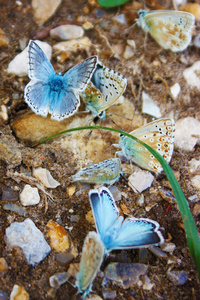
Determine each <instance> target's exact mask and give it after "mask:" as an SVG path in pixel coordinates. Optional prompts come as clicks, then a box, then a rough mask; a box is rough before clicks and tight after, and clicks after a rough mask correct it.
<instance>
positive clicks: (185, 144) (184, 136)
mask: <svg viewBox="0 0 200 300" xmlns="http://www.w3.org/2000/svg"><path fill="white" fill-rule="evenodd" d="M199 67H200V65H199ZM199 84H200V82H199ZM194 128H195V129H194ZM194 130H195V132H194ZM199 136H200V122H199V121H198V120H197V119H195V118H193V117H186V118H183V119H179V120H178V121H177V122H176V130H175V139H174V146H175V147H176V148H177V149H181V150H184V151H187V152H189V151H192V150H193V149H194V147H195V145H196V143H197V142H198V139H199Z"/></svg>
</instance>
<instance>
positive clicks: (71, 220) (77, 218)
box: [70, 215, 80, 223]
mask: <svg viewBox="0 0 200 300" xmlns="http://www.w3.org/2000/svg"><path fill="white" fill-rule="evenodd" d="M79 220H80V218H79V216H77V215H73V216H71V217H70V222H76V223H77V222H78V221H79Z"/></svg>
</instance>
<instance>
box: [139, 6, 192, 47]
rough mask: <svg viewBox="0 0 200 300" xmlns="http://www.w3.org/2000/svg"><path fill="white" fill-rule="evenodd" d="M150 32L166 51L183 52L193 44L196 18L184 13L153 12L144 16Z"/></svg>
mask: <svg viewBox="0 0 200 300" xmlns="http://www.w3.org/2000/svg"><path fill="white" fill-rule="evenodd" d="M143 18H144V22H145V24H146V25H147V27H148V29H149V30H148V32H149V33H150V35H151V36H152V37H153V38H154V39H155V40H156V42H157V43H158V44H159V45H160V46H161V47H163V48H164V49H170V50H171V51H172V52H179V51H183V50H184V49H186V48H187V46H188V45H189V43H190V42H191V39H192V36H191V32H192V28H193V26H194V21H195V18H194V16H193V14H191V13H188V12H184V11H153V12H150V13H147V14H145V15H144V17H143Z"/></svg>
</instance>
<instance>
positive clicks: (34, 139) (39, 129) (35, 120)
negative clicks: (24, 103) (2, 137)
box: [11, 111, 71, 145]
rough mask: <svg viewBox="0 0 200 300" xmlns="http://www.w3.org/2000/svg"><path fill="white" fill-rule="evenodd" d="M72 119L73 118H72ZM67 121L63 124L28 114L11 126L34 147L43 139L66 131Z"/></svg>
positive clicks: (31, 113)
mask: <svg viewBox="0 0 200 300" xmlns="http://www.w3.org/2000/svg"><path fill="white" fill-rule="evenodd" d="M70 119H71V118H70ZM66 120H68V119H65V120H63V121H61V122H58V121H56V120H52V119H51V118H50V117H49V116H47V117H46V118H44V117H42V116H40V115H36V114H35V113H33V112H31V111H30V112H28V113H25V114H22V115H20V116H19V117H17V118H16V119H15V120H14V121H13V122H12V124H11V126H12V129H13V131H14V132H15V134H16V136H17V137H18V138H19V139H20V140H21V141H23V142H25V143H27V144H28V145H34V144H36V143H38V142H39V141H40V140H41V139H43V138H45V137H47V136H50V135H53V134H55V133H56V132H59V131H63V130H65V129H66V122H68V121H66Z"/></svg>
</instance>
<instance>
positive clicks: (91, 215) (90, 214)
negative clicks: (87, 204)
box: [85, 210, 95, 225]
mask: <svg viewBox="0 0 200 300" xmlns="http://www.w3.org/2000/svg"><path fill="white" fill-rule="evenodd" d="M85 218H86V220H87V221H88V222H89V223H91V224H92V225H94V224H95V221H94V217H93V212H92V210H90V211H89V212H88V213H87V214H86V215H85Z"/></svg>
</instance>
